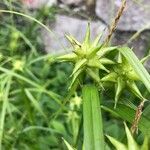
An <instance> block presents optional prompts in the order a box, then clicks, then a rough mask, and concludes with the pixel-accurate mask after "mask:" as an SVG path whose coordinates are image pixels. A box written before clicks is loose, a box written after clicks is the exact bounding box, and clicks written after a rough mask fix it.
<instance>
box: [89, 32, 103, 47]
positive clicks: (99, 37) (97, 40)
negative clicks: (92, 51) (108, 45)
mask: <svg viewBox="0 0 150 150" xmlns="http://www.w3.org/2000/svg"><path fill="white" fill-rule="evenodd" d="M102 33H103V32H101V33H100V34H99V35H98V36H97V37H96V39H95V40H94V41H93V44H92V47H96V46H97V45H98V44H99V41H100V39H101V37H102Z"/></svg>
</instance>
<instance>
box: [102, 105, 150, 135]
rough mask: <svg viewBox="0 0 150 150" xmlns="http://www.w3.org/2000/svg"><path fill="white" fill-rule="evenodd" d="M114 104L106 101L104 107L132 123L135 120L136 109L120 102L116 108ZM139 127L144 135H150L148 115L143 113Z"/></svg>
mask: <svg viewBox="0 0 150 150" xmlns="http://www.w3.org/2000/svg"><path fill="white" fill-rule="evenodd" d="M113 105H114V103H105V105H103V106H102V109H104V110H105V111H107V112H110V113H112V114H113V115H117V117H118V116H119V117H120V118H122V119H123V120H125V121H128V122H130V123H132V122H133V120H134V117H135V113H136V110H134V109H133V108H131V107H129V106H127V105H125V104H120V103H118V105H117V108H116V109H114V108H113ZM138 127H139V129H140V130H141V131H142V133H143V134H144V135H146V136H148V137H150V120H149V119H148V118H147V117H145V116H144V115H142V117H141V119H140V121H139V125H138Z"/></svg>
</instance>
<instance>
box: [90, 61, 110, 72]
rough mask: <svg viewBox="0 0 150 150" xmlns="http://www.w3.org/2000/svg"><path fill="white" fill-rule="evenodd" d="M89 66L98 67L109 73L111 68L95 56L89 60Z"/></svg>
mask: <svg viewBox="0 0 150 150" xmlns="http://www.w3.org/2000/svg"><path fill="white" fill-rule="evenodd" d="M87 66H89V67H94V68H98V69H101V70H104V71H106V72H108V73H109V70H108V69H106V67H105V66H104V65H103V64H101V62H100V61H99V60H98V59H97V58H93V59H91V60H89V62H88V63H87Z"/></svg>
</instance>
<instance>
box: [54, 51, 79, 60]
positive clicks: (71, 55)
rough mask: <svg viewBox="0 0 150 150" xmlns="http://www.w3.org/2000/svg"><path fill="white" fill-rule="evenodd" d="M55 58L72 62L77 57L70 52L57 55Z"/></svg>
mask: <svg viewBox="0 0 150 150" xmlns="http://www.w3.org/2000/svg"><path fill="white" fill-rule="evenodd" d="M56 59H57V60H59V61H71V62H74V61H75V60H76V59H77V55H76V54H74V53H71V54H66V55H62V56H58V57H57V58H56Z"/></svg>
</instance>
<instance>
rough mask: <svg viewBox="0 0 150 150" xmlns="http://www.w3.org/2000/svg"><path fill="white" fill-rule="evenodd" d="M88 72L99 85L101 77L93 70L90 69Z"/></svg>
mask: <svg viewBox="0 0 150 150" xmlns="http://www.w3.org/2000/svg"><path fill="white" fill-rule="evenodd" d="M86 71H87V73H88V75H90V76H91V77H92V78H93V79H94V80H95V81H96V82H98V83H99V82H100V81H101V80H100V77H99V75H97V74H96V73H95V72H94V71H93V70H92V69H90V68H88V69H87V70H86Z"/></svg>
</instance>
